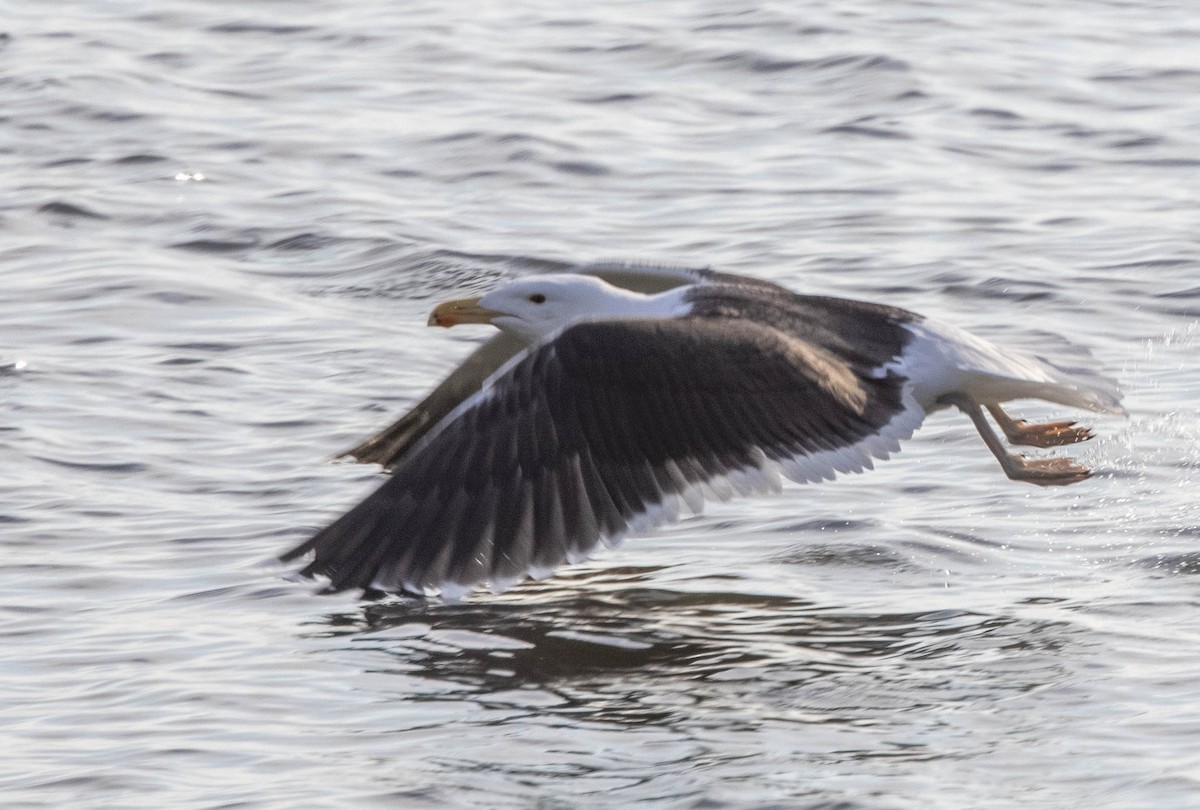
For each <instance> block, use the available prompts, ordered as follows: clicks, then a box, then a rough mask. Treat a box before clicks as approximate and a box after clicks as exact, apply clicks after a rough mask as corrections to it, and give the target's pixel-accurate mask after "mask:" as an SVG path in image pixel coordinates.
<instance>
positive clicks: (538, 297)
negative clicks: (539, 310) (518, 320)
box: [529, 293, 546, 304]
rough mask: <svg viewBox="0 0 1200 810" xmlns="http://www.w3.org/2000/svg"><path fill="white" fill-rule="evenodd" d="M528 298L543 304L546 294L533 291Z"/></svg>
mask: <svg viewBox="0 0 1200 810" xmlns="http://www.w3.org/2000/svg"><path fill="white" fill-rule="evenodd" d="M529 300H530V301H532V302H533V303H535V304H544V303H546V296H544V295H542V294H541V293H534V294H533V295H531V296H529Z"/></svg>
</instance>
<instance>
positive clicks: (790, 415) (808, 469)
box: [283, 318, 911, 593]
mask: <svg viewBox="0 0 1200 810" xmlns="http://www.w3.org/2000/svg"><path fill="white" fill-rule="evenodd" d="M870 372H871V369H867V368H865V367H864V366H861V364H860V365H856V364H855V363H854V362H852V361H851V360H847V359H845V358H841V357H839V356H837V355H836V354H833V353H831V352H829V351H826V350H825V349H822V348H820V347H817V346H813V345H810V344H807V343H805V342H803V341H802V340H799V339H798V338H795V337H794V336H791V335H788V334H786V333H782V332H780V331H778V330H775V329H772V328H771V327H769V326H765V325H760V324H753V323H745V322H743V321H740V320H730V319H725V320H722V319H719V318H693V319H663V320H649V319H641V320H627V321H596V322H585V323H581V324H577V325H575V326H573V327H570V328H568V329H566V330H564V331H563V332H562V333H561V334H560V335H559V336H558V337H557V338H555V339H554V340H552V341H550V342H549V343H546V344H542V345H539V346H536V347H534V348H532V349H530V350H528V351H527V352H526V353H525V354H524V355H523V356H522V357H521V358H520V359H519V360H517V361H516V362H515V363H514V364H513V365H511V366H510V367H509V368H508V369H507V371H506V372H505V373H503V374H501V375H500V376H499V377H497V378H495V379H494V380H493V381H492V382H491V384H490V385H489V387H487V388H485V389H483V390H482V391H480V392H479V393H477V394H475V395H474V396H473V397H471V398H469V399H468V400H467V401H466V402H464V403H463V404H461V405H460V406H459V407H458V408H457V409H456V410H454V411H452V412H451V413H450V415H449V416H448V417H446V418H445V419H443V420H442V422H441V423H440V424H438V425H436V426H435V427H434V428H433V429H432V430H430V431H429V433H428V434H427V435H426V436H425V437H424V438H423V439H422V440H421V442H420V443H419V444H418V445H416V446H415V447H414V448H413V449H412V450H411V451H410V452H409V453H408V455H407V456H406V457H405V458H404V460H403V462H402V463H401V464H399V465H398V466H397V468H396V469H395V470H394V473H393V475H392V476H391V477H390V478H389V479H388V480H387V481H385V482H384V483H383V484H382V485H381V486H380V487H379V488H378V489H377V490H376V491H375V492H374V493H372V494H371V495H370V496H368V497H367V498H366V499H365V500H363V501H362V502H361V503H360V504H358V505H357V506H356V507H354V508H353V509H351V510H350V511H349V512H347V513H346V514H345V515H344V516H343V517H341V518H339V519H338V520H336V521H334V522H333V523H332V524H330V526H329V527H327V528H326V529H324V530H322V531H321V532H318V533H317V534H316V535H315V536H314V537H312V538H311V539H309V540H307V541H306V542H304V543H301V544H300V545H298V546H297V547H296V548H294V549H292V550H291V551H289V552H287V553H286V554H284V555H283V559H284V560H291V559H295V558H297V557H299V556H301V555H303V554H305V553H307V552H309V551H315V559H314V560H313V561H312V562H311V563H310V564H309V565H308V566H306V567H305V568H304V569H303V572H302V573H304V574H306V575H310V576H311V575H321V576H326V577H328V578H329V581H330V582H329V588H330V589H331V590H344V589H348V588H377V589H381V590H401V589H410V590H419V591H436V590H439V589H442V590H444V591H446V592H451V591H452V592H455V593H457V592H460V591H461V590H463V589H469V588H470V587H471V586H474V585H477V584H480V583H483V582H490V583H491V584H492V585H493V587H503V586H504V585H507V584H508V583H510V582H512V581H514V580H517V579H520V578H522V577H524V576H527V575H528V574H530V573H545V572H548V571H550V570H552V569H553V568H554V567H556V566H557V565H559V564H561V563H562V562H564V561H567V560H572V561H574V560H578V559H581V558H583V557H585V556H587V555H588V554H589V553H591V552H592V551H593V550H594V549H595V548H596V547H597V546H598V545H600V544H601V543H604V544H609V545H611V544H613V543H615V542H617V541H619V539H620V538H621V537H622V536H623V535H624V534H626V533H627V532H629V531H631V530H636V529H637V528H639V527H640V526H641V525H642V524H644V523H655V522H661V521H662V520H666V519H670V518H674V517H675V516H676V515H677V514H678V511H679V506H680V503H686V504H687V506H688V507H689V508H691V509H692V510H693V511H698V510H699V508H700V507H701V506H702V503H703V498H702V495H701V493H702V492H704V491H707V492H708V493H709V494H710V495H715V496H716V497H721V498H724V497H728V496H729V495H731V494H733V492H735V491H736V492H739V493H749V492H759V491H766V490H771V489H776V488H778V486H779V472H780V470H781V469H782V471H783V473H785V474H787V475H788V476H789V477H792V478H796V479H800V480H810V479H814V478H820V477H830V476H832V475H833V471H834V470H839V471H843V472H847V471H854V470H859V469H862V467H863V459H868V461H869V456H870V454H871V453H870V448H876V447H882V446H885V444H886V443H882V442H878V441H874V439H875V434H876V433H877V432H879V431H881V430H883V429H884V428H885V426H887V425H888V423H889V421H890V420H892V418H893V417H894V416H895V415H896V414H897V413H900V412H901V411H903V410H904V408H905V404H904V402H903V401H902V383H903V379H902V378H899V377H896V376H895V375H891V376H888V377H885V378H883V379H876V378H874V377H872V375H871V373H870ZM909 421H911V420H909ZM905 424H907V422H906V423H905ZM910 432H911V429H910ZM864 448H867V449H864Z"/></svg>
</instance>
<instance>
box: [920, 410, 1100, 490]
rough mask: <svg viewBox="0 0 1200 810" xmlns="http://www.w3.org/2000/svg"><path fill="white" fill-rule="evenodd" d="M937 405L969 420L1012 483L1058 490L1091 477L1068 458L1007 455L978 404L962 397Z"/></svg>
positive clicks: (1085, 469) (1086, 470)
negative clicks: (953, 408) (943, 404)
mask: <svg viewBox="0 0 1200 810" xmlns="http://www.w3.org/2000/svg"><path fill="white" fill-rule="evenodd" d="M941 401H942V402H945V403H946V404H948V405H955V406H957V407H958V409H959V410H961V411H962V412H963V413H965V414H966V415H967V416H969V417H971V421H972V422H974V423H975V429H976V430H978V431H979V435H980V436H981V437H982V438H983V443H984V444H986V445H987V447H988V449H989V450H991V451H992V455H993V456H995V457H996V460H997V461H999V462H1000V467H1001V468H1002V469H1003V470H1004V474H1005V475H1007V476H1008V477H1009V478H1011V479H1012V480H1014V481H1028V482H1029V483H1031V484H1038V485H1040V486H1044V487H1048V486H1062V485H1065V484H1074V483H1076V482H1078V481H1082V480H1084V479H1085V478H1089V477H1091V475H1092V471H1091V470H1089V469H1088V468H1087V467H1084V466H1081V465H1079V464H1076V463H1075V462H1074V461H1072V460H1071V459H1069V458H1061V457H1060V458H1025V457H1024V456H1017V455H1011V454H1009V453H1008V451H1007V449H1006V448H1005V447H1004V443H1003V442H1002V441H1000V437H999V436H997V435H996V431H994V430H992V426H991V425H989V424H988V421H987V417H986V416H984V415H983V410H982V409H981V408H980V407H979V403H978V402H976V401H975V400H973V399H971V398H970V397H968V396H966V395H965V394H947V395H945V396H943V397H941Z"/></svg>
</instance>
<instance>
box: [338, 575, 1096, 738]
mask: <svg viewBox="0 0 1200 810" xmlns="http://www.w3.org/2000/svg"><path fill="white" fill-rule="evenodd" d="M661 570H662V569H660V568H650V567H644V568H629V567H627V568H612V569H608V570H605V571H602V572H588V573H577V574H572V575H568V576H560V577H558V578H556V579H555V580H554V581H552V582H550V581H548V582H538V583H529V584H527V585H526V586H525V587H523V588H520V589H517V590H516V591H514V592H510V593H506V594H501V595H498V596H488V597H486V598H481V599H480V600H479V601H475V602H466V603H430V602H428V601H426V600H423V599H420V598H411V599H402V600H398V601H397V600H390V601H386V602H377V603H371V604H366V605H364V606H363V607H362V608H361V610H360V611H356V612H348V613H341V614H335V615H332V616H330V617H328V620H327V624H326V625H325V626H324V627H323V628H322V629H321V630H319V631H318V632H319V633H321V634H323V635H330V636H340V637H344V638H345V639H346V640H347V641H351V642H353V643H354V649H356V650H357V651H359V652H362V650H363V648H364V646H365V645H369V646H370V647H371V648H373V649H374V650H375V651H377V652H379V653H380V654H381V656H380V658H379V662H378V664H377V666H378V668H379V671H382V672H392V673H394V674H397V675H402V676H403V679H402V680H403V682H404V683H405V684H411V682H412V681H413V679H418V680H421V681H424V682H426V683H427V685H428V686H429V687H430V688H431V689H432V694H430V693H426V690H411V689H409V688H408V687H405V688H406V690H408V691H409V692H410V694H409V695H408V697H413V696H414V694H416V693H420V694H424V695H425V697H426V698H434V699H440V698H441V697H442V694H441V693H442V691H443V690H445V689H446V688H447V687H448V685H450V684H453V685H454V688H455V689H456V690H458V691H455V694H456V695H458V697H459V698H460V699H461V698H462V697H463V692H462V691H461V690H462V689H466V690H469V691H470V692H474V693H475V694H476V696H477V697H476V698H475V700H476V701H477V702H478V703H480V704H482V705H489V704H490V701H492V700H493V699H494V698H495V696H497V695H501V696H503V695H504V694H505V693H511V692H512V690H523V692H522V693H523V694H528V692H527V691H524V690H545V691H547V692H549V693H551V694H552V695H553V696H554V697H555V698H556V699H557V701H558V704H557V705H553V706H541V705H539V709H538V710H539V711H548V712H550V713H552V714H560V715H564V716H568V715H569V716H570V717H571V718H572V722H579V721H581V720H585V719H586V720H589V721H596V722H608V723H618V724H630V725H644V724H652V725H657V724H667V725H672V724H676V723H681V724H684V725H694V724H696V723H697V722H700V723H703V722H704V721H703V718H704V717H705V715H703V714H700V715H698V714H697V713H696V711H695V707H696V706H698V705H702V706H703V707H705V708H707V709H711V710H712V711H715V712H718V713H720V712H724V711H726V710H728V711H729V712H730V713H731V716H730V717H726V718H724V719H720V718H718V717H717V716H716V715H714V716H710V717H709V719H710V720H711V721H712V722H715V723H730V722H734V723H743V722H747V719H748V717H749V718H753V717H756V716H757V717H760V718H761V719H766V718H773V719H776V720H784V721H787V722H799V723H819V724H826V723H834V724H842V723H844V724H860V723H872V724H875V723H888V722H895V718H892V719H891V720H889V719H887V718H885V717H881V716H880V715H879V714H878V712H880V711H882V710H885V709H886V710H887V711H888V712H900V713H904V712H908V711H916V710H922V709H928V708H935V707H938V706H944V705H947V704H953V703H954V702H955V701H960V700H964V699H967V698H969V697H970V696H971V695H973V694H978V692H979V691H980V690H987V691H989V692H991V693H997V692H999V693H1001V694H1002V693H1011V694H1019V693H1022V692H1025V691H1027V690H1030V689H1034V688H1036V687H1038V686H1040V685H1042V684H1043V683H1047V682H1050V681H1051V680H1052V679H1054V678H1056V677H1061V662H1060V661H1059V660H1058V659H1059V656H1060V655H1061V654H1062V651H1063V648H1064V647H1068V646H1070V644H1071V636H1072V634H1073V632H1074V631H1073V630H1072V628H1071V627H1070V626H1069V625H1068V624H1066V623H1065V622H1061V621H1049V622H1032V621H1028V620H1018V619H1015V618H1012V617H1008V616H989V615H984V614H981V613H973V612H968V611H962V610H943V611H936V612H927V613H890V614H888V613H859V612H849V611H843V610H839V609H838V608H837V607H833V606H829V605H818V604H815V603H813V602H809V601H805V600H803V599H798V598H793V597H787V596H773V595H756V594H748V593H739V592H736V590H735V589H734V586H735V585H736V583H734V582H731V583H730V590H728V591H720V590H717V591H708V592H686V591H675V590H667V589H662V588H654V587H647V586H646V585H644V584H642V583H648V582H651V581H653V576H654V575H655V574H656V573H659V572H661ZM1000 658H1019V659H1022V665H1021V666H1020V667H1019V668H1017V669H1014V670H1011V672H1012V673H1014V674H1015V673H1019V677H1018V678H1016V679H1014V680H1009V675H1007V674H1006V673H1007V672H1009V671H1010V670H1007V669H1006V668H996V667H995V666H994V664H995V661H996V660H997V659H1000ZM989 665H991V666H990V667H989ZM951 671H954V675H953V677H950V675H949V673H950V672H951ZM1043 678H1044V679H1043ZM414 699H420V698H415V697H414ZM681 707H691V708H688V709H687V711H679V709H680V708H681ZM748 707H749V708H750V709H751V712H750V714H749V715H747V708H748ZM755 707H757V708H755ZM735 712H736V719H735V716H734V713H735Z"/></svg>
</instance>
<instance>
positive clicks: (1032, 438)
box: [987, 405, 1093, 447]
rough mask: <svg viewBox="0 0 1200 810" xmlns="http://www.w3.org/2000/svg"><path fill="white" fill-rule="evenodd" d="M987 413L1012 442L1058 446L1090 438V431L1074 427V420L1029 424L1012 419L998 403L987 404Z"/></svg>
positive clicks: (1036, 445)
mask: <svg viewBox="0 0 1200 810" xmlns="http://www.w3.org/2000/svg"><path fill="white" fill-rule="evenodd" d="M987 409H988V413H990V414H991V415H992V418H993V419H995V420H996V424H997V425H999V426H1000V429H1001V430H1003V431H1004V435H1005V436H1007V437H1008V440H1009V441H1010V442H1012V443H1013V444H1025V445H1029V446H1030V447H1059V446H1060V445H1064V444H1075V442H1085V441H1087V440H1088V439H1090V438H1092V435H1093V434H1092V431H1091V430H1090V429H1089V428H1086V427H1076V425H1075V423H1074V422H1039V423H1034V424H1030V423H1028V422H1026V421H1025V420H1024V419H1013V418H1012V417H1011V416H1009V415H1008V413H1006V412H1005V410H1004V409H1003V408H1001V407H1000V406H999V405H988V406H987Z"/></svg>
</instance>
